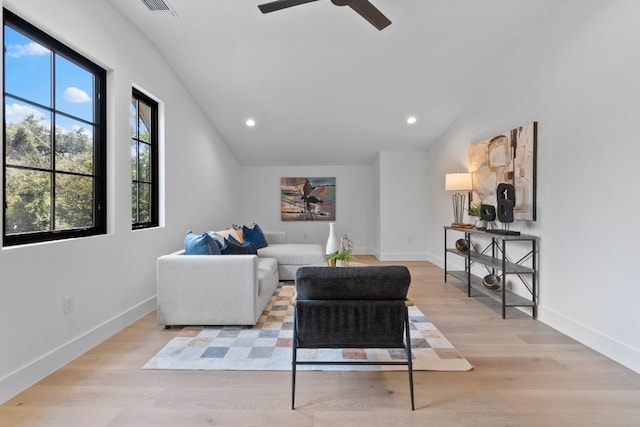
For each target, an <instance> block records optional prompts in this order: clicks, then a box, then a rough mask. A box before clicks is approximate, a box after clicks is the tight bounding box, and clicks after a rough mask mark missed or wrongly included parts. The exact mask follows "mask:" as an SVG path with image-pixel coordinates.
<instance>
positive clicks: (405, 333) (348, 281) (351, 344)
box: [291, 266, 414, 410]
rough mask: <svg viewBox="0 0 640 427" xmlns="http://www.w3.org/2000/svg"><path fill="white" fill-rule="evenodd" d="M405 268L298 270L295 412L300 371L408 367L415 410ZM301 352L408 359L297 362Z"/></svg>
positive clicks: (293, 379) (293, 369)
mask: <svg viewBox="0 0 640 427" xmlns="http://www.w3.org/2000/svg"><path fill="white" fill-rule="evenodd" d="M410 283H411V275H410V274H409V270H408V269H407V268H406V267H404V266H367V267H335V268H331V267H312V266H309V267H300V268H299V269H298V271H297V273H296V301H295V315H294V316H295V317H294V326H293V345H292V348H293V358H292V362H291V373H292V376H291V409H294V407H295V395H296V368H297V366H298V365H321V364H324V365H327V364H328V365H345V364H349V365H355V364H365V365H406V366H407V370H408V372H409V389H410V392H411V409H412V410H413V409H414V399H413V365H412V360H411V339H410V336H409V315H408V306H409V305H411V302H410V301H409V300H407V291H408V289H409V284H410ZM299 348H402V349H404V351H405V354H406V359H400V360H388V361H332V360H298V357H297V356H298V354H297V352H298V349H299Z"/></svg>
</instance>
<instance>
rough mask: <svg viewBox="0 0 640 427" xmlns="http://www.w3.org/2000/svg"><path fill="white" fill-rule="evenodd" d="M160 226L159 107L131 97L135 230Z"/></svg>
mask: <svg viewBox="0 0 640 427" xmlns="http://www.w3.org/2000/svg"><path fill="white" fill-rule="evenodd" d="M157 225H158V103H157V102H155V101H154V100H152V99H151V98H149V97H148V96H146V95H144V94H143V93H141V92H140V91H138V90H136V89H133V94H132V96H131V226H132V228H134V229H138V228H148V227H155V226H157Z"/></svg>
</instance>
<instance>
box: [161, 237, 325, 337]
mask: <svg viewBox="0 0 640 427" xmlns="http://www.w3.org/2000/svg"><path fill="white" fill-rule="evenodd" d="M264 236H265V238H266V240H267V243H268V244H269V245H268V246H267V247H265V248H262V249H259V250H258V255H257V256H256V255H184V250H180V251H177V252H174V253H171V254H168V255H163V256H161V257H159V258H158V260H157V263H156V284H157V292H158V294H157V322H158V324H159V325H164V326H165V327H170V326H172V325H255V323H256V322H257V321H258V319H259V318H260V315H261V314H262V311H263V310H264V307H265V306H266V305H267V303H268V302H269V299H270V298H271V296H272V295H273V292H274V291H275V289H276V287H277V286H278V282H279V281H280V280H293V279H295V272H296V270H297V269H298V267H300V266H302V265H310V264H322V263H324V250H323V248H322V246H320V245H315V244H290V243H286V239H287V237H286V233H285V232H264Z"/></svg>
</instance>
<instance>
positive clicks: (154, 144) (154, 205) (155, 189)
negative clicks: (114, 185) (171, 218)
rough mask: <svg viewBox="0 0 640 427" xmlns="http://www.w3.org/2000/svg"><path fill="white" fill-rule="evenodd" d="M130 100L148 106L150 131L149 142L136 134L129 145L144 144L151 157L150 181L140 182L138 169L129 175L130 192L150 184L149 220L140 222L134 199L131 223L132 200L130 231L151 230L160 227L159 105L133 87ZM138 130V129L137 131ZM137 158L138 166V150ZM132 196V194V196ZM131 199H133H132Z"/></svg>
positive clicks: (138, 206)
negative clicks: (134, 217)
mask: <svg viewBox="0 0 640 427" xmlns="http://www.w3.org/2000/svg"><path fill="white" fill-rule="evenodd" d="M131 98H132V100H133V99H136V100H137V101H138V102H143V103H145V104H146V105H148V106H149V107H150V108H151V117H150V119H151V123H150V126H148V128H149V130H150V133H151V135H150V138H149V141H143V140H142V139H140V138H139V136H140V135H139V132H137V137H136V136H134V135H131V143H133V141H136V142H137V143H138V144H146V145H148V146H149V147H150V150H151V157H150V161H151V174H150V175H151V176H150V178H151V180H150V181H144V180H142V179H141V178H140V177H141V176H142V174H141V173H140V170H139V169H138V171H137V173H136V176H135V177H134V176H133V174H131V185H132V191H133V187H134V186H135V187H136V189H139V185H140V184H150V185H151V206H150V209H149V213H150V220H149V221H146V222H140V221H139V219H140V216H139V213H140V203H139V200H140V199H139V197H136V200H137V201H138V205H137V207H136V212H137V213H138V215H137V218H138V221H133V200H132V202H131V203H132V207H131V208H132V218H131V229H132V230H140V229H144V228H153V227H158V226H159V225H160V220H159V218H160V203H159V180H158V177H159V173H158V151H159V148H158V147H159V142H158V141H159V138H158V131H159V126H158V116H159V115H158V109H159V104H158V102H157V101H156V100H154V99H153V98H151V97H150V96H148V95H146V94H144V93H143V92H142V91H140V90H138V89H136V88H135V87H134V88H132V91H131ZM137 130H139V129H137ZM137 156H138V161H137V162H136V165H137V166H138V168H139V166H140V162H139V158H140V152H139V150H138V151H137ZM132 196H133V194H132ZM132 199H133V197H132Z"/></svg>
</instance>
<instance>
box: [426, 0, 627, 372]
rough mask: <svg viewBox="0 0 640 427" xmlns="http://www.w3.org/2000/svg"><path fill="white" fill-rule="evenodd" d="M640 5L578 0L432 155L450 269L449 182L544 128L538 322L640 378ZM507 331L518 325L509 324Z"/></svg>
mask: <svg viewBox="0 0 640 427" xmlns="http://www.w3.org/2000/svg"><path fill="white" fill-rule="evenodd" d="M638 22H640V2H637V1H635V0H627V1H624V0H619V1H615V0H607V1H601V0H576V1H572V2H569V3H568V4H567V5H566V6H565V7H564V8H563V9H561V10H560V11H559V12H558V13H557V14H556V15H555V16H553V17H552V18H551V19H550V20H549V21H547V22H546V23H545V24H544V25H543V26H542V27H540V28H538V29H537V30H536V31H535V32H534V33H533V34H531V36H530V37H529V38H528V39H527V40H526V41H525V42H524V43H522V45H521V46H519V47H518V49H517V51H516V52H514V53H513V55H512V56H511V57H510V58H505V60H504V61H503V63H501V64H499V65H498V66H497V67H496V69H495V70H494V72H493V77H492V78H491V79H490V80H489V81H488V82H487V84H486V85H485V86H484V88H483V89H482V90H481V91H480V92H479V93H478V95H477V96H476V97H475V99H474V100H473V101H472V102H471V103H470V105H469V106H468V107H467V108H466V110H464V112H463V113H462V114H461V115H460V116H459V118H458V120H457V121H456V122H455V123H454V124H453V125H452V126H451V128H450V129H449V130H448V131H447V133H446V134H445V135H444V136H443V137H442V138H441V141H440V142H439V143H438V144H437V145H436V146H434V147H433V148H432V149H431V150H430V152H429V154H430V157H429V180H428V181H429V183H430V188H429V191H430V194H431V196H432V197H431V198H432V200H433V201H434V205H437V206H439V207H440V208H439V209H437V210H436V212H434V214H433V218H432V221H431V223H430V227H429V234H430V236H431V239H430V241H429V254H430V257H431V259H432V260H433V261H434V262H436V263H438V264H440V265H441V264H442V225H443V224H448V223H450V222H451V208H450V203H449V200H450V199H449V195H448V194H446V193H445V192H444V191H443V188H444V186H443V180H444V174H445V173H446V172H451V171H455V170H457V169H458V168H459V167H460V166H461V165H462V166H463V167H465V166H466V152H467V147H468V145H469V144H470V143H473V142H477V141H479V140H481V139H484V138H487V137H490V136H493V135H496V134H498V133H501V132H503V131H506V130H509V129H511V128H513V127H516V126H519V125H522V124H524V123H527V122H530V121H534V120H535V121H538V123H539V125H538V131H539V132H538V191H537V202H538V220H537V221H536V222H534V223H520V229H521V230H523V231H525V232H527V233H530V234H536V235H539V236H541V245H540V281H539V283H540V301H539V302H540V311H539V319H540V320H541V321H543V322H545V323H547V324H549V325H551V326H553V327H555V328H556V329H558V330H560V331H562V332H564V333H566V334H568V335H569V336H571V337H574V338H576V339H577V340H579V341H581V342H583V343H585V344H587V345H589V346H592V347H593V348H595V349H596V350H598V351H600V352H601V353H604V354H605V355H608V356H609V357H611V358H613V359H614V360H617V361H619V362H620V363H622V364H624V365H626V366H628V367H630V368H632V369H634V370H635V371H637V372H640V311H638V301H639V300H640V286H638V283H640V281H639V280H638V277H637V274H636V272H635V268H634V265H635V263H636V262H637V260H638V255H637V251H635V250H634V248H635V242H636V241H637V240H638V238H639V237H640V232H639V231H638V228H637V227H636V226H635V224H636V221H635V220H636V219H637V212H638V211H639V210H640V199H639V198H638V197H637V196H636V193H637V183H638V177H637V171H638V159H639V158H640V143H639V141H638V131H637V127H638V123H640V107H639V106H638V99H640V78H639V77H638V76H640V44H639V43H638V40H640V26H639V25H638ZM506 321H508V320H506Z"/></svg>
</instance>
